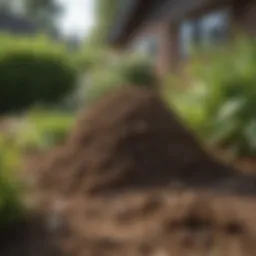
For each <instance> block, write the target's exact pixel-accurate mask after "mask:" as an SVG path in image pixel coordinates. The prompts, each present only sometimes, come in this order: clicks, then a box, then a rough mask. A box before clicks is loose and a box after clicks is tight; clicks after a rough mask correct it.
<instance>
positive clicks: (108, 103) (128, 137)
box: [42, 87, 231, 193]
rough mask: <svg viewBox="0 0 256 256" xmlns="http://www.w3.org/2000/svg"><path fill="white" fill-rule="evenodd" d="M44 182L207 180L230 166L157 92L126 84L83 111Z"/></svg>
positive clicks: (65, 187) (109, 184) (97, 187)
mask: <svg viewBox="0 0 256 256" xmlns="http://www.w3.org/2000/svg"><path fill="white" fill-rule="evenodd" d="M42 169H43V173H44V174H43V178H42V183H43V186H45V187H47V189H53V190H56V191H61V192H67V193H73V192H95V191H97V192H99V191H101V192H103V191H107V190H109V189H111V190H113V189H125V188H126V189H127V188H146V187H147V188H148V187H162V186H169V185H171V184H172V183H174V182H177V181H179V182H182V183H184V184H185V185H205V186H207V185H209V184H214V183H215V182H217V181H219V180H220V179H223V178H225V177H227V176H228V175H229V174H230V173H231V171H230V170H228V168H226V167H225V166H224V165H222V164H220V163H217V162H216V161H214V160H212V159H211V158H210V157H209V156H208V155H206V153H204V151H203V149H202V148H201V146H200V145H199V143H198V142H197V141H196V139H195V138H194V137H193V135H192V134H191V133H190V131H188V130H187V129H185V128H184V126H183V125H182V124H181V123H180V120H179V119H178V118H177V116H175V114H174V113H172V112H170V110H169V109H167V107H166V106H165V105H164V103H163V102H162V101H161V99H160V97H159V96H158V95H157V94H156V93H155V92H151V91H149V90H146V89H139V88H136V87H127V88H123V89H122V90H118V91H115V92H114V93H112V94H111V95H108V96H107V97H106V98H104V99H103V100H101V101H100V102H99V103H97V104H96V105H95V106H93V107H91V108H90V109H89V110H88V111H85V112H84V113H82V115H81V117H80V118H79V120H78V122H77V124H76V127H75V129H74V130H73V131H72V132H71V135H70V137H69V138H68V140H67V143H66V145H65V146H64V147H62V148H61V149H59V150H58V151H57V152H55V153H54V154H53V155H51V157H49V158H47V159H46V161H45V164H44V165H43V168H42Z"/></svg>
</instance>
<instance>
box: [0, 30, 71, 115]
mask: <svg viewBox="0 0 256 256" xmlns="http://www.w3.org/2000/svg"><path fill="white" fill-rule="evenodd" d="M0 42H1V49H0V112H1V113H4V112H7V111H17V110H23V109H25V108H27V107H29V106H30V105H33V104H35V103H42V104H45V103H46V104H52V103H56V102H57V101H59V100H61V99H62V98H63V97H65V96H66V95H67V94H68V93H70V92H71V91H72V90H73V89H74V85H75V81H76V70H75V67H74V65H73V60H72V59H71V58H70V57H69V55H68V53H67V51H66V49H65V47H64V46H61V45H58V44H54V43H53V42H51V41H50V40H48V39H47V38H44V37H38V38H33V39H32V38H20V37H13V36H7V35H6V36H4V35H2V36H1V37H0Z"/></svg>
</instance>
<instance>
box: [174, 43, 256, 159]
mask: <svg viewBox="0 0 256 256" xmlns="http://www.w3.org/2000/svg"><path fill="white" fill-rule="evenodd" d="M199 56H200V55H199ZM255 70H256V44H255V42H254V39H251V38H239V39H238V40H237V41H235V42H234V43H233V44H232V45H230V46H229V47H228V49H227V48H224V47H223V48H222V49H219V50H218V51H217V52H216V51H215V52H214V54H213V55H211V56H207V62H205V61H203V60H202V59H201V58H200V57H199V58H197V59H195V60H194V62H192V64H191V66H190V72H191V75H192V83H194V84H195V85H194V86H192V87H191V88H189V89H187V90H186V91H185V92H182V93H180V94H173V95H171V94H169V97H170V98H169V100H170V102H172V104H174V105H175V106H176V107H177V109H178V110H179V111H180V113H181V115H182V116H183V117H184V118H185V120H187V121H188V123H189V124H190V125H191V126H192V127H193V128H194V129H195V130H196V131H197V133H198V134H201V135H202V136H203V137H205V138H206V139H207V140H208V141H210V142H211V143H213V144H217V145H220V146H222V147H226V148H229V149H230V150H232V151H233V152H234V153H237V154H246V155H250V154H252V155H253V154H255V153H256V114H255V109H256V86H255V85H256V73H255ZM174 95H175V96H174Z"/></svg>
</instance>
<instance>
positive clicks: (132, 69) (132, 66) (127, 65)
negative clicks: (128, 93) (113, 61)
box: [120, 55, 158, 88]
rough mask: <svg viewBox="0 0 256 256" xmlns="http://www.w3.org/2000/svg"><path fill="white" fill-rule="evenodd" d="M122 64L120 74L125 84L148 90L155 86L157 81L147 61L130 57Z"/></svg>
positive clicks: (138, 57) (149, 62)
mask: <svg viewBox="0 0 256 256" xmlns="http://www.w3.org/2000/svg"><path fill="white" fill-rule="evenodd" d="M123 62H124V63H123V64H122V65H121V69H120V72H121V75H122V76H123V79H124V81H125V82H126V83H128V84H133V85H137V86H143V87H148V88H154V87H156V86H157V84H158V79H157V76H156V74H155V70H154V67H153V65H152V63H151V61H150V60H149V59H147V58H142V57H141V56H136V55H135V56H133V55H131V56H128V57H126V58H125V59H124V61H123Z"/></svg>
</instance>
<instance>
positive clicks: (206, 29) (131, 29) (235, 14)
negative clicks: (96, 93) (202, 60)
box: [109, 0, 256, 76]
mask: <svg viewBox="0 0 256 256" xmlns="http://www.w3.org/2000/svg"><path fill="white" fill-rule="evenodd" d="M237 29H240V30H242V31H244V32H246V33H249V34H256V0H120V6H119V8H118V12H117V15H116V17H115V18H114V22H113V26H112V28H111V30H110V35H109V42H110V44H112V45H113V46H116V47H120V48H125V49H130V50H133V51H139V52H146V53H147V54H151V56H152V58H154V61H155V65H156V70H157V72H158V73H159V75H160V76H161V75H163V74H165V73H166V72H169V71H176V70H177V69H179V68H180V65H181V64H182V63H184V60H185V59H188V58H189V55H190V47H191V44H196V45H198V46H200V47H205V48H206V49H207V47H209V46H211V45H212V44H218V43H222V42H224V41H227V40H229V39H230V38H232V36H233V35H234V33H235V32H236V30H237Z"/></svg>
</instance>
